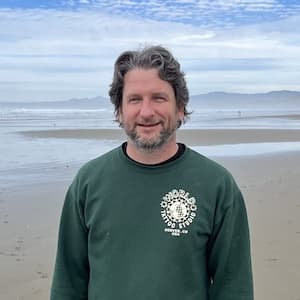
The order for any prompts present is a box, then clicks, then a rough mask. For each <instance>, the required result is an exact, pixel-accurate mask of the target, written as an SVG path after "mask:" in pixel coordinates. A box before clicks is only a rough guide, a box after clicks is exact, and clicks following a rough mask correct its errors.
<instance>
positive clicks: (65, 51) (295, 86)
mask: <svg viewBox="0 0 300 300" xmlns="http://www.w3.org/2000/svg"><path fill="white" fill-rule="evenodd" d="M145 43H147V44H149V43H155V44H162V45H164V46H166V47H168V48H169V49H170V50H171V51H172V52H173V53H174V55H175V56H176V57H177V58H178V59H179V60H180V62H181V65H182V68H183V70H184V71H185V73H186V74H187V75H186V76H187V81H188V85H189V89H190V93H191V94H192V95H195V94H200V93H206V92H211V91H226V92H241V93H255V92H268V91H272V90H283V89H285V90H298V91H300V1H279V0H252V1H250V0H202V1H201V0H200V1H199V0H198V1H196V0H172V1H158V0H149V1H147V0H141V1H137V0H119V1H118V0H117V1H111V0H54V1H28V0H27V1H24V0H10V1H9V0H2V1H1V2H0V101H52V100H53V101H57V100H65V99H69V98H81V97H94V96H98V95H102V96H107V90H108V88H109V84H110V81H111V78H112V67H113V63H114V60H115V59H116V57H117V56H118V55H119V54H120V53H121V52H122V51H124V50H127V49H136V48H137V47H139V46H141V45H144V44H145Z"/></svg>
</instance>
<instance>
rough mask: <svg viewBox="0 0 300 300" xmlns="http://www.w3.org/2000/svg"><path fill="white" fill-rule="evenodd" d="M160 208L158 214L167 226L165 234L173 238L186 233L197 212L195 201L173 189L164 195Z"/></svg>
mask: <svg viewBox="0 0 300 300" xmlns="http://www.w3.org/2000/svg"><path fill="white" fill-rule="evenodd" d="M160 206H161V208H162V210H161V212H160V214H161V216H162V218H163V220H164V222H165V223H166V225H167V226H168V227H167V228H165V232H169V233H171V235H174V236H180V235H181V234H186V233H188V229H187V227H188V226H189V225H190V224H191V223H192V222H193V220H194V218H195V217H196V211H197V206H196V199H195V198H194V197H190V193H188V192H186V191H184V190H182V189H180V190H176V189H174V190H172V191H171V192H169V193H167V194H165V195H164V197H163V200H162V201H161V202H160Z"/></svg>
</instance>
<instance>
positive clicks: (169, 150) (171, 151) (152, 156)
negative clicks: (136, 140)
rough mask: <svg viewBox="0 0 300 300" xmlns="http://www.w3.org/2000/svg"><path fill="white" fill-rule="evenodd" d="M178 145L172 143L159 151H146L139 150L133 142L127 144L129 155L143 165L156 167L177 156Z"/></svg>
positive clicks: (174, 142)
mask: <svg viewBox="0 0 300 300" xmlns="http://www.w3.org/2000/svg"><path fill="white" fill-rule="evenodd" d="M177 150H178V145H177V144H176V141H175V140H174V141H170V142H169V143H168V144H166V145H163V146H162V147H160V148H159V149H155V150H153V151H146V150H142V149H138V148H137V147H136V146H135V145H134V144H133V143H132V142H131V141H128V142H127V148H126V152H127V155H128V156H129V157H130V158H131V159H133V160H135V161H137V162H139V163H142V164H147V165H154V164H159V163H161V162H164V161H166V160H168V159H170V158H171V157H172V156H174V155H175V154H176V152H177Z"/></svg>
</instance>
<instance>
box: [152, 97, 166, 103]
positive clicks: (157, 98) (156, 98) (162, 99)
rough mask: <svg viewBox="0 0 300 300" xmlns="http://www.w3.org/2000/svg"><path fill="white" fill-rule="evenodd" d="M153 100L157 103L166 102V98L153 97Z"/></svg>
mask: <svg viewBox="0 0 300 300" xmlns="http://www.w3.org/2000/svg"><path fill="white" fill-rule="evenodd" d="M154 100H156V101H158V102H164V101H166V98H165V97H164V96H155V97H154Z"/></svg>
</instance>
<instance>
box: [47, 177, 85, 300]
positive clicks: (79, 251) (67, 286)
mask: <svg viewBox="0 0 300 300" xmlns="http://www.w3.org/2000/svg"><path fill="white" fill-rule="evenodd" d="M79 181H80V180H79V178H78V176H77V178H75V180H74V181H73V183H72V184H71V186H70V187H69V189H68V192H67V194H66V197H65V202H64V206H63V210H62V215H61V220H60V227H59V235H58V247H57V254H56V262H55V269H54V275H53V281H52V287H51V296H50V299H51V300H87V299H88V282H89V263H88V253H87V252H88V250H87V247H88V244H87V239H88V230H87V228H86V226H85V222H84V199H83V198H84V196H83V195H84V193H83V192H82V190H81V188H80V182H79Z"/></svg>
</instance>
